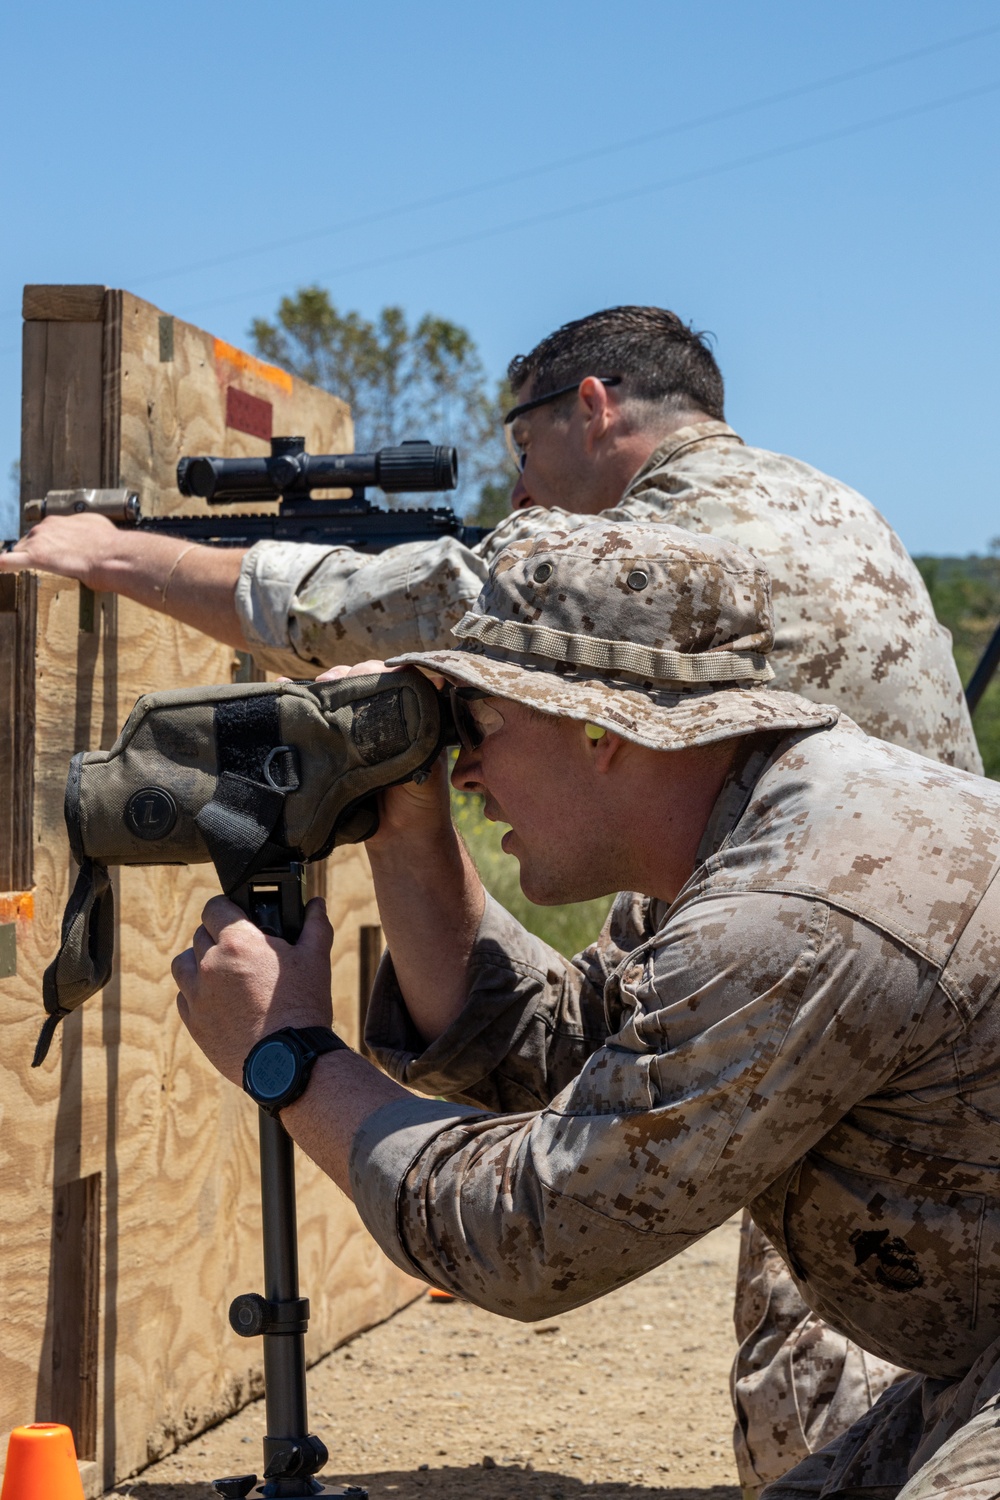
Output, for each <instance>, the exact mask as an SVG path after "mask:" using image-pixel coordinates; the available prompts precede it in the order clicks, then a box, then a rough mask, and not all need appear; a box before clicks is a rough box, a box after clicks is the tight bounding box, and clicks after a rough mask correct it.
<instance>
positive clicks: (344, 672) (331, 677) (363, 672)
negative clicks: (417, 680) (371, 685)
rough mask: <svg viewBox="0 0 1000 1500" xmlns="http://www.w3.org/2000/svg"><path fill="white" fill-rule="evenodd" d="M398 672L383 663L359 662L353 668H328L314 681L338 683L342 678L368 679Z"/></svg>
mask: <svg viewBox="0 0 1000 1500" xmlns="http://www.w3.org/2000/svg"><path fill="white" fill-rule="evenodd" d="M398 671H399V668H398V667H387V666H386V664H385V662H384V661H359V662H355V664H354V666H353V667H330V668H329V669H328V670H327V671H325V672H321V673H320V674H319V676H318V677H317V678H316V681H317V682H339V681H340V679H341V678H342V677H370V676H371V675H372V674H373V673H380V672H398Z"/></svg>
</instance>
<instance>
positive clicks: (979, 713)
mask: <svg viewBox="0 0 1000 1500" xmlns="http://www.w3.org/2000/svg"><path fill="white" fill-rule="evenodd" d="M914 561H915V562H916V564H917V567H918V568H919V569H920V572H921V575H922V576H923V580H924V582H925V583H926V585H927V590H928V592H929V594H930V596H931V603H932V604H933V605H934V613H935V614H936V615H937V617H938V619H939V620H940V621H941V624H942V625H945V626H947V628H948V629H949V630H950V631H951V638H952V650H953V652H954V655H955V662H956V665H957V666H958V675H959V676H960V677H961V679H962V683H963V685H964V684H965V683H967V682H968V681H969V678H970V677H971V676H972V673H973V670H974V669H975V666H976V663H977V662H978V660H979V658H980V656H981V655H982V654H983V652H984V651H985V649H986V646H987V644H988V643H989V639H990V636H991V635H992V634H993V632H994V630H995V629H996V627H997V623H998V621H1000V555H997V553H996V552H994V551H992V550H991V551H990V553H989V555H988V556H986V557H977V556H973V557H917V558H915V559H914ZM972 724H973V728H974V729H975V731H976V739H977V741H978V742H979V752H980V754H981V755H982V757H983V766H984V768H985V771H986V774H987V776H990V777H992V778H993V780H994V781H1000V673H998V674H997V676H996V677H994V679H993V681H992V682H991V683H990V685H989V687H988V688H987V689H986V692H985V693H984V694H983V696H982V699H981V700H980V703H979V707H978V708H977V710H976V713H975V717H974V718H973V721H972Z"/></svg>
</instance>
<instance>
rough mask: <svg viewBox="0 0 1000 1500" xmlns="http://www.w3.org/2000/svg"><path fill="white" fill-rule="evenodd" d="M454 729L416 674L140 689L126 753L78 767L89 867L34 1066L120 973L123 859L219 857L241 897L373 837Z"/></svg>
mask: <svg viewBox="0 0 1000 1500" xmlns="http://www.w3.org/2000/svg"><path fill="white" fill-rule="evenodd" d="M454 739H455V734H454V729H453V725H452V723H451V716H450V714H449V712H448V709H447V706H446V700H445V699H444V698H443V697H442V696H441V695H440V694H439V693H438V692H437V690H436V689H435V688H434V687H433V685H432V684H431V683H430V682H429V681H428V680H427V678H426V677H424V676H422V675H421V673H419V672H417V671H415V670H413V669H410V668H407V669H404V670H403V671H400V672H383V673H379V674H372V675H365V676H359V677H343V678H340V679H339V680H338V681H334V682H281V683H251V684H248V685H246V686H243V685H235V686H232V687H205V688H185V689H182V690H180V691H177V692H169V693H149V694H147V695H146V696H145V697H142V698H140V699H139V701H138V703H137V704H136V706H135V708H134V709H133V710H132V712H131V713H130V714H129V717H128V720H127V722H126V724H125V727H124V729H123V730H122V732H121V734H120V735H119V736H118V739H117V740H116V742H115V744H114V745H112V747H111V749H110V750H89V751H82V752H81V753H80V754H78V755H75V756H74V757H73V760H72V762H71V764H70V773H69V781H68V783H67V786H66V826H67V829H68V830H69V840H70V845H71V847H72V850H73V854H74V857H75V858H76V860H77V861H78V862H79V865H80V874H79V876H78V878H77V882H76V885H75V887H74V889H73V892H72V894H71V896H70V899H69V903H68V905H67V908H66V913H65V916H64V918H63V929H62V941H61V945H60V949H59V953H58V954H57V956H56V958H55V959H54V960H53V962H52V963H51V964H50V965H49V967H48V969H47V970H46V972H45V978H44V981H43V995H44V1001H45V1009H46V1011H47V1012H48V1017H49V1019H48V1020H47V1021H46V1023H45V1027H44V1028H43V1031H42V1035H41V1037H40V1038H39V1044H38V1048H37V1049H36V1052H35V1061H34V1066H36V1067H37V1066H38V1064H39V1063H40V1062H41V1061H42V1060H43V1058H44V1056H45V1053H46V1052H47V1050H48V1045H49V1041H50V1040H51V1037H52V1033H53V1031H54V1030H55V1027H56V1025H57V1023H58V1022H59V1021H60V1020H61V1019H62V1017H63V1016H66V1015H68V1014H69V1012H70V1011H71V1010H74V1009H75V1008H76V1006H78V1005H80V1004H81V1003H82V1002H83V1001H84V1000H86V999H87V998H88V997H89V996H90V995H92V994H94V993H95V991H97V990H99V989H102V988H103V986H104V985H105V984H107V982H108V980H109V979H110V977H111V970H112V964H113V958H114V953H113V944H114V909H113V894H112V888H111V883H110V881H109V878H108V873H107V866H108V865H164V864H174V865H192V864H205V863H207V862H208V861H209V860H211V861H212V862H213V863H214V865H215V868H216V871H217V872H218V876H219V880H220V882H221V884H222V888H223V890H224V891H227V892H229V891H233V890H235V889H236V887H237V886H239V885H240V884H241V883H242V882H243V881H245V880H247V879H248V878H250V877H251V876H253V875H255V874H256V873H257V872H258V871H260V870H263V869H270V868H274V867H276V866H282V865H287V864H291V863H293V862H303V863H305V862H308V861H310V860H316V859H322V858H323V857H324V856H325V855H327V854H329V852H330V850H331V849H333V848H334V847H335V846H336V845H338V844H354V843H360V842H361V841H362V840H363V839H366V838H370V837H371V835H372V834H373V833H374V832H375V830H376V829H377V827H378V802H377V798H376V795H375V794H376V792H377V791H378V790H379V788H380V787H385V786H393V785H395V784H396V783H398V782H402V781H410V780H411V779H412V778H413V777H414V776H415V775H419V774H420V773H421V772H424V771H426V770H427V769H428V767H430V766H431V765H432V764H433V762H434V761H435V760H436V758H437V756H438V755H439V754H440V752H441V750H442V749H443V747H444V746H445V745H446V744H450V743H453V741H454Z"/></svg>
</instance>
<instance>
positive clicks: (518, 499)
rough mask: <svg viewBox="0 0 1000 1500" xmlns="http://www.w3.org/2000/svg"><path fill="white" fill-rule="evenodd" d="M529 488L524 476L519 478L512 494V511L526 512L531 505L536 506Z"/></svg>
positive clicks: (520, 475)
mask: <svg viewBox="0 0 1000 1500" xmlns="http://www.w3.org/2000/svg"><path fill="white" fill-rule="evenodd" d="M534 503H535V502H534V500H532V498H531V494H530V491H529V490H528V486H527V485H526V484H525V482H524V475H523V474H519V475H518V476H517V483H516V484H515V486H514V488H513V489H512V490H511V492H510V508H511V510H525V509H526V508H527V507H528V506H529V505H534Z"/></svg>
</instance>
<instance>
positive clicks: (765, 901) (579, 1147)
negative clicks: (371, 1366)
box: [351, 524, 1000, 1500]
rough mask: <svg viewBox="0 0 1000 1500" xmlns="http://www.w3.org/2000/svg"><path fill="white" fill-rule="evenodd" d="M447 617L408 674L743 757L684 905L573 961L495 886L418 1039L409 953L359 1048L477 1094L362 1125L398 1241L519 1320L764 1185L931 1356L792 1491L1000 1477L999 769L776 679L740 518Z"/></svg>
mask: <svg viewBox="0 0 1000 1500" xmlns="http://www.w3.org/2000/svg"><path fill="white" fill-rule="evenodd" d="M454 634H455V635H456V636H457V637H458V638H459V641H460V643H461V644H460V648H459V649H457V650H455V649H452V650H450V651H449V650H442V651H434V652H423V653H413V654H411V655H410V656H409V660H410V661H412V662H413V663H414V664H416V665H420V666H422V667H423V668H424V669H425V670H430V671H441V672H443V673H444V674H445V675H446V676H447V677H449V678H450V679H451V680H452V681H456V682H458V683H464V684H467V685H469V686H471V687H476V688H480V689H483V690H485V691H486V692H487V693H495V694H497V695H499V696H504V697H510V698H514V699H516V700H517V701H518V702H522V703H525V704H530V705H532V706H534V707H535V708H537V709H540V710H542V711H543V712H550V713H558V714H563V715H568V716H569V717H571V718H576V719H587V720H590V721H592V722H593V723H594V724H597V725H601V726H603V727H605V728H614V729H616V730H617V731H618V732H619V733H620V734H622V735H624V737H625V738H626V739H630V740H632V741H634V742H635V743H637V744H640V745H647V746H650V747H651V748H653V749H658V750H669V749H673V748H678V747H682V746H688V747H690V746H696V745H704V744H710V743H712V742H713V741H716V740H719V739H730V738H733V737H737V738H738V739H739V748H738V752H737V755H736V757H735V759H734V763H733V766H732V769H731V772H730V775H729V778H728V780H727V783H726V785H725V786H724V788H723V790H722V792H721V794H720V796H719V797H718V799H717V802H716V805H715V807H714V809H713V812H712V814H711V817H710V818H709V820H708V823H707V825H706V827H705V830H704V834H703V837H702V841H701V847H700V848H699V851H698V853H697V856H696V859H695V862H694V867H693V870H692V873H691V876H690V878H689V879H688V881H687V882H686V884H685V886H684V888H683V889H682V890H681V891H680V892H679V893H678V894H677V896H676V898H675V899H674V900H673V901H672V903H671V904H670V905H669V907H668V906H666V905H664V904H663V903H661V902H658V901H656V900H651V899H649V898H648V897H643V896H641V895H637V894H634V893H633V894H624V895H622V896H620V897H619V898H618V901H617V902H616V904H615V907H614V909H613V911H612V913H611V916H610V918H609V921H608V923H607V924H606V926H605V929H604V931H603V932H602V934H601V936H600V938H599V939H598V941H597V943H596V944H595V945H594V946H593V947H592V948H590V949H588V950H587V951H586V952H584V953H583V954H581V955H579V956H578V957H577V958H576V959H575V960H573V961H572V962H569V961H567V960H565V959H563V958H562V957H561V956H560V955H559V954H557V953H555V952H554V951H553V950H552V949H550V948H548V947H547V946H546V945H545V944H543V943H541V942H540V941H539V940H538V939H536V938H534V937H532V936H530V935H529V934H528V933H526V932H525V931H524V930H523V929H522V928H521V927H519V926H518V924H517V923H516V922H515V921H514V920H513V918H511V917H510V916H509V914H507V913H506V912H503V911H502V910H501V909H500V908H498V907H497V906H496V905H495V904H494V903H492V902H489V903H487V906H486V911H485V914H484V918H483V922H482V925H481V930H480V932H479V934H478V940H477V943H476V946H475V951H474V954H473V957H472V960H471V962H470V965H469V981H468V992H467V1000H466V1005H465V1007H464V1009H463V1011H462V1013H461V1015H460V1017H459V1018H458V1019H457V1020H456V1021H455V1022H454V1023H453V1024H452V1025H451V1026H450V1027H449V1028H447V1029H446V1030H445V1032H444V1033H443V1034H442V1035H441V1036H439V1037H438V1038H437V1039H436V1040H435V1041H434V1042H433V1043H432V1044H431V1045H430V1046H429V1047H428V1046H426V1045H424V1043H423V1042H422V1040H421V1038H420V1037H419V1036H418V1035H417V1034H416V1033H415V1031H414V1029H413V1027H412V1024H411V1023H410V1021H409V1017H408V1014H407V1011H406V1007H405V1004H404V1002H403V998H402V996H401V995H400V993H399V991H398V988H397V986H396V984H395V980H394V976H393V971H392V967H391V959H388V960H387V961H386V962H384V964H383V967H382V970H381V971H380V976H379V981H378V984H377V987H376V994H375V996H374V999H373V1006H372V1010H371V1012H370V1022H369V1026H368V1029H367V1040H368V1042H369V1045H371V1046H372V1047H373V1048H374V1050H375V1052H376V1054H377V1055H378V1056H379V1058H380V1060H381V1061H382V1063H383V1065H384V1066H385V1067H386V1069H387V1071H389V1072H390V1073H392V1074H393V1075H394V1076H396V1077H397V1078H399V1079H401V1080H403V1081H404V1082H406V1083H407V1084H410V1085H413V1086H415V1087H417V1088H418V1089H421V1090H426V1091H428V1092H432V1093H435V1094H444V1095H447V1096H449V1097H450V1098H452V1099H455V1100H458V1101H462V1100H466V1101H469V1102H470V1105H471V1108H466V1109H462V1108H461V1107H460V1106H456V1105H454V1104H453V1105H449V1104H447V1103H441V1104H428V1103H426V1102H423V1101H419V1100H416V1099H413V1100H412V1101H402V1102H399V1103H397V1104H394V1105H391V1106H389V1107H387V1108H386V1109H384V1110H381V1111H378V1112H377V1113H376V1114H375V1115H374V1116H373V1117H371V1118H370V1119H369V1120H368V1121H367V1122H366V1123H365V1125H364V1126H363V1127H362V1129H361V1131H360V1132H359V1134H358V1136H357V1137H356V1140H355V1143H354V1149H353V1152H352V1164H351V1170H352V1183H353V1187H354V1191H355V1195H356V1199H357V1202H358V1205H359V1207H360V1209H361V1212H362V1215H363V1217H364V1218H365V1219H366V1222H367V1223H368V1225H369V1227H370V1228H371V1229H372V1231H373V1233H374V1234H375V1236H376V1238H377V1239H378V1240H379V1241H380V1242H381V1243H382V1245H383V1247H384V1248H385V1249H386V1250H387V1252H388V1253H389V1254H390V1255H393V1256H394V1257H395V1258H396V1259H397V1260H398V1262H399V1264H401V1265H404V1266H406V1267H408V1268H409V1267H416V1268H418V1269H420V1270H421V1271H423V1272H424V1274H426V1275H427V1276H428V1277H429V1278H430V1279H433V1280H437V1281H438V1282H441V1283H443V1284H444V1285H446V1286H449V1287H451V1288H452V1289H454V1290H459V1291H462V1292H464V1293H465V1295H466V1296H469V1297H471V1298H472V1299H473V1300H475V1301H477V1302H479V1303H481V1304H482V1305H484V1306H487V1307H490V1308H492V1309H494V1310H496V1311H498V1312H503V1313H507V1314H511V1315H514V1316H518V1317H529V1318H530V1317H532V1316H538V1315H541V1314H543V1313H548V1312H551V1311H552V1310H553V1309H554V1308H558V1307H560V1306H573V1305H576V1304H577V1303H579V1302H581V1301H585V1300H587V1299H589V1298H591V1297H594V1296H597V1295H600V1294H601V1293H602V1292H604V1291H607V1290H609V1289H610V1288H611V1287H613V1286H616V1285H619V1284H621V1283H622V1282H623V1281H626V1280H628V1279H630V1278H631V1277H633V1276H636V1275H639V1274H641V1273H642V1272H643V1271H644V1270H646V1269H648V1268H649V1267H650V1266H652V1265H655V1264H657V1263H659V1262H661V1261H662V1260H665V1259H668V1258H670V1257H671V1256H672V1255H674V1254H677V1253H679V1252H680V1251H681V1250H683V1249H684V1248H685V1247H686V1246H687V1245H689V1244H691V1243H692V1242H693V1241H695V1240H697V1238H698V1237H699V1236H700V1235H702V1234H703V1233H705V1232H706V1231H708V1230H709V1229H711V1228H713V1227H714V1226H715V1225H716V1224H718V1223H720V1222H722V1220H724V1219H725V1218H726V1217H727V1216H728V1215H729V1214H730V1213H731V1212H732V1210H733V1209H734V1208H735V1207H736V1206H738V1205H739V1204H741V1203H742V1204H744V1205H749V1207H750V1208H751V1211H752V1213H753V1215H754V1218H755V1220H756V1221H757V1222H758V1223H759V1224H760V1225H761V1226H762V1228H763V1229H764V1230H765V1231H766V1232H767V1233H769V1234H770V1235H771V1236H772V1238H773V1239H774V1241H775V1243H776V1244H777V1245H778V1247H779V1249H780V1251H781V1254H782V1257H783V1258H784V1260H785V1262H786V1263H787V1264H788V1265H789V1266H790V1267H791V1269H792V1272H793V1274H794V1276H795V1279H796V1284H797V1285H798V1287H799V1288H800V1290H802V1291H804V1292H805V1293H806V1294H807V1295H808V1298H809V1302H810V1304H811V1305H812V1306H813V1307H814V1308H815V1309H816V1310H817V1311H818V1312H819V1313H821V1314H826V1315H827V1316H828V1317H829V1318H830V1319H831V1320H832V1326H834V1327H836V1328H838V1329H839V1330H841V1333H842V1334H843V1335H845V1336H848V1335H855V1336H856V1337H857V1339H858V1340H859V1341H863V1344H864V1346H865V1347H866V1348H867V1349H869V1350H871V1351H873V1353H874V1354H875V1355H876V1356H878V1357H881V1358H884V1359H885V1360H886V1361H887V1362H888V1363H890V1364H893V1363H895V1364H905V1365H907V1366H910V1367H911V1368H912V1369H914V1370H916V1371H917V1372H919V1373H918V1374H917V1375H915V1376H912V1377H910V1378H909V1380H904V1381H901V1382H899V1383H897V1384H896V1386H895V1387H894V1388H893V1389H892V1390H890V1391H888V1392H887V1393H886V1395H885V1396H884V1397H883V1398H882V1400H881V1402H880V1403H879V1404H877V1405H876V1406H875V1407H874V1409H873V1410H871V1411H870V1412H868V1413H867V1414H865V1415H864V1416H863V1417H862V1418H861V1419H860V1420H859V1421H858V1422H857V1423H855V1425H854V1426H853V1427H852V1428H851V1429H849V1431H848V1432H847V1433H846V1434H844V1435H843V1436H841V1437H840V1438H838V1439H835V1440H834V1441H833V1442H832V1443H830V1444H828V1445H827V1446H826V1447H825V1448H823V1449H822V1450H821V1451H819V1452H817V1453H814V1454H812V1455H811V1456H810V1457H808V1458H806V1459H805V1460H804V1461H803V1462H802V1463H800V1464H799V1465H797V1466H796V1468H795V1469H794V1470H792V1472H791V1473H789V1474H788V1475H787V1476H786V1477H785V1478H784V1479H783V1480H779V1481H778V1482H777V1483H776V1484H774V1485H769V1486H768V1487H767V1490H766V1491H765V1493H766V1495H767V1496H768V1497H769V1500H779V1497H780V1500H792V1497H793V1496H799V1497H803V1500H804V1497H806V1496H819V1495H821V1494H822V1495H824V1496H830V1497H832V1496H834V1495H837V1496H841V1497H845V1500H846V1497H847V1496H855V1497H856V1496H858V1495H859V1494H864V1493H867V1494H869V1495H871V1496H872V1497H873V1500H874V1497H875V1496H878V1497H880V1500H882V1497H887V1496H890V1495H896V1494H900V1495H902V1496H905V1497H906V1500H917V1497H921V1500H925V1497H926V1500H929V1497H930V1496H931V1495H933V1496H936V1497H939V1500H940V1497H941V1496H944V1495H948V1496H950V1497H952V1500H959V1497H962V1500H972V1497H985V1496H986V1495H987V1494H989V1495H993V1494H996V1493H998V1492H1000V1439H998V1437H997V1428H998V1426H1000V1421H998V1412H1000V1398H998V1395H997V1392H998V1390H1000V1258H998V1256H997V1255H996V1254H995V1253H994V1251H995V1242H996V1229H997V1227H998V1222H1000V1176H998V1168H1000V1140H998V1138H997V1125H998V1124H1000V1119H998V1115H1000V1070H998V1067H997V1054H998V1050H1000V1041H998V1039H997V1029H996V1025H995V1023H994V1020H993V1011H994V1009H995V1006H996V997H997V989H998V986H1000V978H998V960H1000V928H998V917H1000V882H998V881H997V879H996V875H997V872H998V870H1000V822H998V812H1000V787H997V786H996V785H994V784H993V783H989V782H985V781H983V780H982V779H981V778H979V777H973V776H969V775H967V774H966V773H964V772H961V771H958V770H954V769H950V768H946V767H942V766H939V765H934V764H933V763H932V762H930V761H929V760H927V759H925V758H922V757H918V756H914V755H912V754H910V753H909V752H907V751H905V750H902V749H899V748H897V747H893V746H889V745H886V744H883V743H880V742H878V741H876V740H874V739H870V738H868V737H867V736H865V735H864V734H863V733H862V732H861V731H860V730H859V729H858V728H857V726H855V725H854V724H852V723H851V722H850V720H848V719H846V718H844V717H842V716H840V715H839V714H838V712H837V711H836V709H834V708H832V707H830V706H824V705H817V704H812V703H809V702H807V701H806V700H804V699H802V698H799V697H796V696H794V695H791V694H787V693H782V692H774V691H773V690H771V689H770V688H769V683H768V679H769V678H770V676H771V672H770V667H769V665H768V662H767V652H768V649H769V647H770V645H771V635H772V629H771V617H770V606H769V599H768V580H767V576H766V572H765V570H764V569H763V568H762V567H761V566H760V564H759V563H758V562H756V560H755V559H753V558H752V557H750V556H749V554H746V553H744V552H742V551H741V550H740V549H738V548H735V547H731V546H728V545H727V544H725V543H721V542H719V541H718V540H717V539H715V538H708V537H701V538H696V537H694V536H692V535H691V534H690V533H684V532H681V531H678V530H677V529H676V528H673V527H670V526H664V525H659V526H655V527H654V526H645V527H644V526H637V525H632V526H627V527H626V526H622V527H617V526H614V525H607V524H605V525H594V526H591V527H590V528H588V529H586V530H582V529H577V530H575V531H574V532H572V533H570V534H561V535H555V536H550V537H547V538H540V539H538V540H536V541H525V542H522V543H520V544H517V545H514V546H512V547H511V548H509V549H507V550H506V551H505V552H504V553H502V554H501V556H500V557H498V558H497V560H496V561H495V563H494V565H493V567H492V569H491V573H490V578H489V580H488V583H487V585H486V586H485V587H484V589H483V591H482V593H481V595H480V597H479V599H478V600H477V602H476V604H475V606H474V608H473V609H472V610H470V611H468V612H467V614H466V615H465V616H464V617H463V619H462V620H461V621H460V622H459V624H458V625H457V627H456V628H455V631H454ZM406 659H407V658H406V657H404V658H403V660H406ZM497 1110H503V1111H505V1112H506V1113H505V1114H503V1115H502V1116H498V1115H497V1114H496V1113H495V1111H497ZM486 1111H489V1112H490V1113H486Z"/></svg>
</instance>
